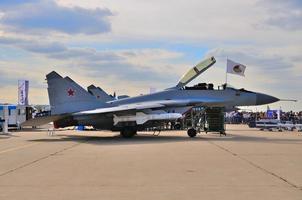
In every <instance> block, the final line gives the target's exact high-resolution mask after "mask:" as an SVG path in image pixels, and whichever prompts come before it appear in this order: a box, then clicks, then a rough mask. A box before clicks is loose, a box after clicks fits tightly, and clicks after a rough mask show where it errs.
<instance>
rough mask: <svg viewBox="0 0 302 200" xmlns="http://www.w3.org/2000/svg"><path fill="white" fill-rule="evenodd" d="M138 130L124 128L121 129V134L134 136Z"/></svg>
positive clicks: (124, 136) (129, 136) (127, 136)
mask: <svg viewBox="0 0 302 200" xmlns="http://www.w3.org/2000/svg"><path fill="white" fill-rule="evenodd" d="M136 132H137V131H136V130H135V129H134V128H129V127H127V128H124V129H123V130H121V136H122V137H123V138H132V137H133V136H134V135H136Z"/></svg>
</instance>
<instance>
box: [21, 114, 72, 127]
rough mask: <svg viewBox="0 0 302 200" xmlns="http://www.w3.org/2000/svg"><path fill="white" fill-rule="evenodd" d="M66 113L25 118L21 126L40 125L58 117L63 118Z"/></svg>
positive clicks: (58, 118)
mask: <svg viewBox="0 0 302 200" xmlns="http://www.w3.org/2000/svg"><path fill="white" fill-rule="evenodd" d="M65 117H67V115H53V116H45V117H37V118H34V119H30V120H27V121H25V122H23V123H22V124H21V126H42V125H45V124H48V123H50V122H54V121H57V120H60V119H64V118H65Z"/></svg>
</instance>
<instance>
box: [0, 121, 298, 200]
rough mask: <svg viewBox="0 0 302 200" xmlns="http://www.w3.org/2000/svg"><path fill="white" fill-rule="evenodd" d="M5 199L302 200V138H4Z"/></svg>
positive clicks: (241, 133)
mask: <svg viewBox="0 0 302 200" xmlns="http://www.w3.org/2000/svg"><path fill="white" fill-rule="evenodd" d="M0 199H1V200H18V199H20V200H21V199H22V200H35V199H37V200H44V199H47V200H49V199H56V200H57V199H64V200H69V199H72V200H77V199H81V200H83V199H85V200H86V199H108V200H109V199H110V200H115V199H129V200H130V199H131V200H133V199H140V200H141V199H152V200H155V199H156V200H157V199H164V200H168V199H173V200H177V199H180V200H183V199H224V200H225V199H240V200H242V199H244V200H248V199H265V200H269V199H274V200H277V199H282V200H284V199H299V200H301V199H302V133H301V132H268V131H259V130H257V129H250V128H248V127H247V126H244V125H228V126H227V136H219V134H213V133H208V134H204V133H203V134H200V135H198V136H197V137H196V138H189V137H188V136H187V135H186V132H185V131H166V132H162V133H161V134H160V135H159V136H153V135H152V133H151V132H148V133H147V132H145V133H139V134H138V136H136V137H134V138H131V139H124V138H121V137H120V136H119V135H118V133H110V132H97V131H85V132H83V131H74V130H64V131H57V132H55V134H54V135H53V136H49V135H47V131H46V130H43V129H38V130H24V131H21V132H13V133H11V134H10V135H0Z"/></svg>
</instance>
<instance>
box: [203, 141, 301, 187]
mask: <svg viewBox="0 0 302 200" xmlns="http://www.w3.org/2000/svg"><path fill="white" fill-rule="evenodd" d="M207 142H209V143H210V144H212V145H214V146H216V147H218V148H219V149H221V150H223V151H225V152H227V153H229V154H231V155H233V156H235V157H237V158H239V159H241V160H243V161H245V162H247V163H248V164H250V165H252V166H253V167H255V168H257V169H260V170H261V171H263V172H265V173H266V174H269V175H271V176H273V177H275V178H277V179H279V180H281V181H283V182H285V183H286V184H288V185H289V186H291V187H293V188H295V189H298V190H301V191H302V187H299V186H297V185H295V184H294V183H291V182H290V181H289V180H287V179H286V178H283V177H281V176H279V175H278V174H275V173H274V172H271V171H269V170H267V169H265V168H263V167H261V166H259V165H257V164H256V163H254V162H252V161H250V160H248V159H246V158H244V157H242V156H240V155H238V154H236V153H234V152H232V151H231V150H229V149H227V148H225V147H223V146H220V145H218V144H216V143H214V142H212V141H209V140H207Z"/></svg>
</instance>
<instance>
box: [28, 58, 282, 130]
mask: <svg viewBox="0 0 302 200" xmlns="http://www.w3.org/2000/svg"><path fill="white" fill-rule="evenodd" d="M206 61H207V62H201V63H199V64H198V65H197V66H195V67H194V70H190V71H189V72H188V73H187V74H186V75H185V76H184V77H183V78H182V79H181V80H180V82H179V83H178V84H177V86H176V87H172V88H169V89H166V90H163V91H160V92H156V93H152V94H147V95H140V96H136V97H129V98H124V99H120V100H112V99H111V98H109V97H108V95H107V94H106V93H105V92H104V91H103V90H101V95H102V96H103V97H107V98H108V100H111V101H100V100H98V99H97V98H96V97H95V94H93V93H92V94H93V95H92V94H91V93H89V92H87V91H86V90H85V89H83V88H82V87H81V86H80V85H78V84H77V83H76V82H74V81H73V80H72V79H70V78H69V77H65V78H62V76H60V75H59V74H57V73H56V72H51V73H49V74H47V75H46V79H47V84H48V94H49V101H50V106H51V113H52V115H53V116H56V117H55V119H58V120H56V121H55V125H56V127H66V126H71V125H72V126H74V125H86V126H94V127H96V128H98V129H104V130H124V129H125V128H129V127H133V128H134V129H135V130H139V129H142V128H146V127H154V125H155V124H154V123H156V122H157V121H151V120H150V121H147V122H146V123H144V124H142V125H138V124H136V123H135V122H133V121H132V122H131V121H130V122H125V120H124V118H122V117H123V116H133V118H135V117H134V115H136V114H137V113H145V114H147V115H148V114H149V115H150V116H156V114H158V116H164V118H163V119H165V120H167V118H168V117H169V116H170V115H165V113H167V114H168V113H180V114H184V113H185V112H187V111H189V110H190V109H191V108H192V107H196V106H201V107H224V108H228V109H230V108H235V106H253V105H264V104H269V103H273V102H276V101H278V100H279V99H277V98H275V97H273V96H270V95H266V94H262V93H256V92H252V91H247V90H244V89H234V88H230V87H225V88H224V89H220V90H216V89H214V88H213V87H208V88H200V87H197V86H196V87H185V85H186V84H187V83H188V82H189V81H188V80H190V81H191V80H192V77H194V78H195V77H196V76H197V75H196V74H198V75H199V74H200V73H202V72H203V71H205V69H208V68H209V66H212V65H213V63H215V59H214V58H213V57H212V58H210V59H207V60H206ZM188 75H189V76H188ZM190 76H192V77H190ZM89 90H90V92H91V90H95V87H90V88H89ZM98 92H100V91H98ZM106 100H107V99H106ZM53 116H52V119H49V121H53V118H54V117H53ZM114 116H115V117H116V118H117V119H119V118H120V119H123V123H118V124H114V120H113V118H114ZM158 116H157V117H156V119H158ZM171 116H172V115H171ZM176 116H178V115H176ZM128 118H129V117H128ZM130 118H131V117H130ZM150 119H151V118H150ZM38 121H39V120H36V122H28V124H27V125H30V123H33V124H35V125H39V124H38ZM40 121H41V120H40ZM42 121H43V122H44V123H45V121H47V120H42ZM159 121H160V120H159ZM168 121H169V120H168ZM170 121H175V119H173V120H172V119H171V120H170ZM31 125H32V124H31Z"/></svg>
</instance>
